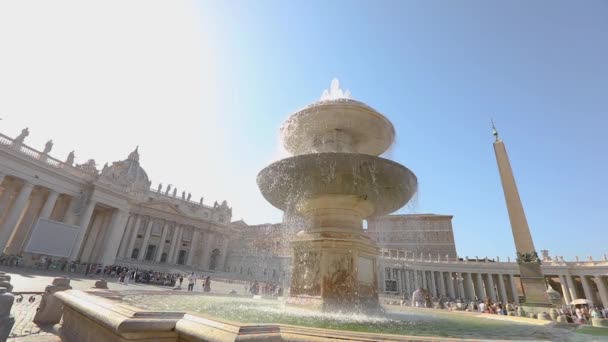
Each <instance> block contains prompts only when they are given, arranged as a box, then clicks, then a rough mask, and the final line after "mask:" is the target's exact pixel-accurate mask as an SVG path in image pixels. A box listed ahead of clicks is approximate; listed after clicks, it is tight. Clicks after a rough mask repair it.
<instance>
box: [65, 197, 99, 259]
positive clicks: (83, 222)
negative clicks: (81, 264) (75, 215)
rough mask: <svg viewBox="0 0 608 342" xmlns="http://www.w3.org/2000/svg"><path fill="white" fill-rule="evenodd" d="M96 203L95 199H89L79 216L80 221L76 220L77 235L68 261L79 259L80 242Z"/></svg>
mask: <svg viewBox="0 0 608 342" xmlns="http://www.w3.org/2000/svg"><path fill="white" fill-rule="evenodd" d="M96 204H97V203H96V202H95V201H92V200H91V201H89V203H87V206H86V207H85V208H84V212H83V213H82V215H81V216H80V222H78V235H77V236H76V241H74V246H73V247H72V251H71V253H70V261H76V260H78V259H79V256H80V249H81V247H82V242H83V241H84V237H85V236H86V233H87V229H88V228H89V223H90V222H91V216H93V211H94V210H95V205H96Z"/></svg>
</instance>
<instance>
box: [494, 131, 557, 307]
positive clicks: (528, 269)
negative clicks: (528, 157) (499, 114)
mask: <svg viewBox="0 0 608 342" xmlns="http://www.w3.org/2000/svg"><path fill="white" fill-rule="evenodd" d="M492 135H493V136H494V138H495V141H494V153H495V154H496V162H497V163H498V171H499V173H500V182H501V183H502V190H503V192H504V195H505V202H506V204H507V211H508V212H509V221H510V222H511V230H512V232H513V240H514V241H515V249H516V251H517V263H518V264H519V271H520V277H521V283H522V288H523V291H524V295H525V297H526V299H525V303H524V305H525V306H527V307H529V309H532V308H539V309H542V308H546V307H547V306H551V304H550V302H549V299H548V297H547V295H546V293H545V290H546V286H545V278H544V275H543V272H542V270H541V268H540V262H541V261H540V258H539V257H538V254H537V252H536V249H535V248H534V242H533V241H532V234H530V228H529V227H528V221H527V220H526V214H525V212H524V207H523V205H522V203H521V199H520V198H519V191H517V184H516V183H515V177H514V176H513V170H512V169H511V163H510V162H509V156H508V155H507V149H506V148H505V144H504V143H503V141H502V140H501V139H500V138H499V137H498V131H497V130H496V126H494V122H492ZM532 310H533V309H532Z"/></svg>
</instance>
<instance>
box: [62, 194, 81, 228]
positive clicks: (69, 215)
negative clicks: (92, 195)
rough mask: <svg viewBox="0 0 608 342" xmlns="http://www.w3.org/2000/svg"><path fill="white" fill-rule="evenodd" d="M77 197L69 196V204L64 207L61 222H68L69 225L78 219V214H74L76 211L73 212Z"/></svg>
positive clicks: (74, 223)
mask: <svg viewBox="0 0 608 342" xmlns="http://www.w3.org/2000/svg"><path fill="white" fill-rule="evenodd" d="M78 201H79V200H78V198H76V197H74V196H72V197H71V198H70V204H68V207H67V208H66V209H65V213H64V215H63V220H62V222H63V223H65V224H69V225H72V226H74V225H76V221H77V219H78V216H76V213H74V210H75V208H76V205H77V203H78Z"/></svg>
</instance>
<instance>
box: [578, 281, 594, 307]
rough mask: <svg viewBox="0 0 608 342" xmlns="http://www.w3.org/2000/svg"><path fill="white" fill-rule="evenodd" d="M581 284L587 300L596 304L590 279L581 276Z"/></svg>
mask: <svg viewBox="0 0 608 342" xmlns="http://www.w3.org/2000/svg"><path fill="white" fill-rule="evenodd" d="M580 277H581V283H582V284H583V292H585V299H587V300H590V301H591V302H593V303H594V304H595V299H594V298H593V292H592V291H591V286H590V285H589V279H587V276H585V275H581V276H580Z"/></svg>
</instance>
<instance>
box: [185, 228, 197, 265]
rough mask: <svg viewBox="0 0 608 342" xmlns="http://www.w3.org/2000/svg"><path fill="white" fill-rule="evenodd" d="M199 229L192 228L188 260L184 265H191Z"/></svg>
mask: <svg viewBox="0 0 608 342" xmlns="http://www.w3.org/2000/svg"><path fill="white" fill-rule="evenodd" d="M198 238H199V231H198V230H196V229H195V230H194V231H193V232H192V241H190V251H188V261H187V262H186V265H188V266H192V259H193V258H194V254H195V253H196V247H197V245H198Z"/></svg>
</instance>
